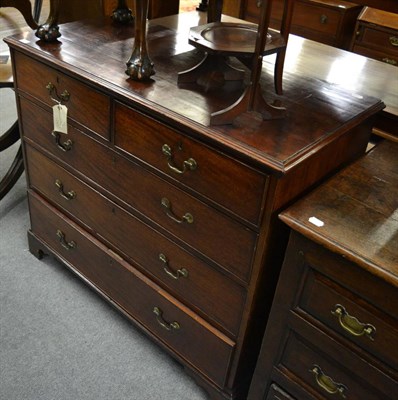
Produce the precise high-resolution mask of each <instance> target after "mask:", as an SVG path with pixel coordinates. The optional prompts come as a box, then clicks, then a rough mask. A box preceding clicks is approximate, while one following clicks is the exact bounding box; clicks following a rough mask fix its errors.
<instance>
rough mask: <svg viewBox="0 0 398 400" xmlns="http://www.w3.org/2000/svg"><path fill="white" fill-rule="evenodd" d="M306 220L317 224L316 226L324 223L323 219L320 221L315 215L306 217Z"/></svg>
mask: <svg viewBox="0 0 398 400" xmlns="http://www.w3.org/2000/svg"><path fill="white" fill-rule="evenodd" d="M308 221H309V222H311V224H314V225H315V226H318V227H321V226H323V225H325V224H324V223H323V221H321V220H320V219H318V218H317V217H311V218H308Z"/></svg>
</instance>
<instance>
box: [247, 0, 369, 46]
mask: <svg viewBox="0 0 398 400" xmlns="http://www.w3.org/2000/svg"><path fill="white" fill-rule="evenodd" d="M284 3H285V1H284V0H273V3H272V13H271V20H270V27H271V28H275V29H278V30H279V29H280V27H281V20H282V14H283V7H284ZM261 4H262V2H261V1H258V0H247V1H246V4H245V6H244V18H245V19H247V20H249V21H252V22H258V17H259V13H260V7H261ZM361 9H362V7H361V6H360V5H358V4H355V3H352V2H348V1H336V0H296V1H295V4H294V11H293V18H292V25H291V29H290V32H291V33H293V34H295V35H299V36H302V37H305V38H307V39H311V40H316V41H317V42H320V43H325V44H328V45H331V46H335V47H339V48H342V49H348V48H349V46H350V43H351V38H352V35H353V33H354V28H355V23H356V18H357V17H358V14H359V13H360V11H361Z"/></svg>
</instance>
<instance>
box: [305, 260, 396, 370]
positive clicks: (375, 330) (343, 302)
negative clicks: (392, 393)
mask: <svg viewBox="0 0 398 400" xmlns="http://www.w3.org/2000/svg"><path fill="white" fill-rule="evenodd" d="M323 261H324V259H323ZM358 279H360V277H358ZM362 279H363V278H362ZM391 301H392V302H394V299H393V298H392V299H391ZM395 303H397V300H395ZM298 306H299V308H301V309H302V310H304V311H305V312H306V313H309V314H310V315H312V316H313V317H314V318H316V319H317V320H319V321H321V322H322V323H323V324H325V325H327V326H328V327H329V328H331V329H333V330H334V331H336V332H337V333H339V334H341V335H344V336H345V337H346V338H348V339H349V340H350V341H352V342H353V343H355V344H356V345H358V346H360V347H361V348H363V349H364V350H365V351H366V352H370V353H372V354H374V355H376V356H377V357H378V358H379V359H380V360H382V362H383V363H386V364H389V365H390V366H391V367H392V368H396V363H397V360H398V331H397V321H396V320H395V321H394V320H391V317H388V316H387V315H384V314H383V312H382V311H380V310H376V309H374V307H373V306H372V305H371V304H369V303H368V302H367V301H366V300H365V299H363V298H361V297H359V296H358V295H356V294H354V293H352V292H350V291H348V290H347V289H345V288H343V287H341V286H340V285H339V284H338V283H336V282H334V281H332V280H330V279H329V278H328V277H326V276H325V275H323V274H320V273H318V272H316V271H314V270H313V269H310V270H309V272H308V274H307V276H306V281H305V284H304V286H303V292H302V293H301V296H300V300H299V303H298ZM397 307H398V304H397Z"/></svg>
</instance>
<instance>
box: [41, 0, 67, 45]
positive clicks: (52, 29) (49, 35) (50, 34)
mask: <svg viewBox="0 0 398 400" xmlns="http://www.w3.org/2000/svg"><path fill="white" fill-rule="evenodd" d="M59 2H60V0H50V14H49V16H48V18H47V21H46V22H45V23H44V24H43V25H40V26H39V28H38V29H37V31H36V36H37V37H38V38H39V39H41V40H44V41H46V42H54V41H55V40H57V39H58V38H59V37H60V36H61V33H60V32H59V27H58V19H59Z"/></svg>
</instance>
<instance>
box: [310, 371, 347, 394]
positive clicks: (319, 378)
mask: <svg viewBox="0 0 398 400" xmlns="http://www.w3.org/2000/svg"><path fill="white" fill-rule="evenodd" d="M310 372H312V373H313V374H314V375H315V380H316V383H317V384H318V386H320V387H321V388H322V389H323V390H325V391H326V392H327V393H329V394H338V395H339V396H341V397H342V398H344V399H345V398H346V391H347V386H345V385H343V384H342V383H337V382H335V381H334V380H333V379H332V378H331V377H330V376H327V375H325V374H324V373H323V371H322V369H321V368H320V367H319V366H318V365H316V364H314V365H313V366H312V369H310Z"/></svg>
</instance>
